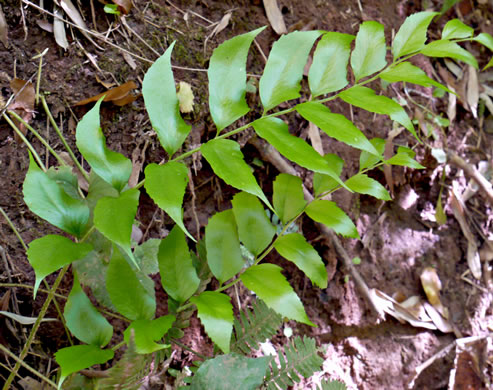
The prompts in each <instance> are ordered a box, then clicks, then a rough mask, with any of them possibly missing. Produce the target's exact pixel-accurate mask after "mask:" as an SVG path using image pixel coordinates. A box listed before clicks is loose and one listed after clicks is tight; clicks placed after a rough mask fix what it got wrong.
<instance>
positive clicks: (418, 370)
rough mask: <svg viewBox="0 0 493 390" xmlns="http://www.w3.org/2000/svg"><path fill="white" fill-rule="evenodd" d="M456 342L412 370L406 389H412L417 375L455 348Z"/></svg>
mask: <svg viewBox="0 0 493 390" xmlns="http://www.w3.org/2000/svg"><path fill="white" fill-rule="evenodd" d="M455 343H456V341H452V342H451V343H450V344H449V345H446V346H445V347H443V348H442V349H440V350H439V351H438V352H437V353H435V354H434V355H433V356H432V357H430V358H429V359H428V360H426V361H425V362H424V363H422V364H420V365H419V366H418V367H416V368H415V369H414V375H413V376H412V378H411V379H410V380H409V381H408V383H407V386H406V388H407V389H413V388H414V382H416V379H418V377H419V375H420V374H421V373H422V372H423V371H424V370H426V369H427V368H428V367H429V366H431V365H432V364H433V362H434V361H435V360H437V359H441V358H442V357H443V356H445V355H447V354H448V353H449V352H450V350H451V349H452V348H453V347H454V346H455Z"/></svg>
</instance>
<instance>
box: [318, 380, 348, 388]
mask: <svg viewBox="0 0 493 390" xmlns="http://www.w3.org/2000/svg"><path fill="white" fill-rule="evenodd" d="M321 385H322V387H320V388H319V389H320V390H347V387H346V385H345V384H344V383H342V382H339V381H333V380H325V381H323V382H322V383H321Z"/></svg>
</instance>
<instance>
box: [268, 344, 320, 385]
mask: <svg viewBox="0 0 493 390" xmlns="http://www.w3.org/2000/svg"><path fill="white" fill-rule="evenodd" d="M318 352H319V349H318V348H317V346H316V345H315V340H314V339H312V338H309V337H306V336H305V337H303V338H301V337H295V338H294V340H293V341H292V342H291V343H288V345H287V346H286V347H285V348H284V349H283V351H279V353H278V355H277V357H278V359H279V366H278V365H277V363H276V361H275V359H272V361H271V364H270V369H269V370H267V375H266V377H265V382H264V384H265V388H266V389H267V390H277V389H278V387H279V388H281V389H287V387H288V386H293V385H294V384H295V383H298V382H299V381H300V380H301V377H303V378H309V377H310V376H312V375H313V373H314V372H315V371H317V370H320V367H321V366H322V363H323V359H322V358H321V357H320V356H319V355H318Z"/></svg>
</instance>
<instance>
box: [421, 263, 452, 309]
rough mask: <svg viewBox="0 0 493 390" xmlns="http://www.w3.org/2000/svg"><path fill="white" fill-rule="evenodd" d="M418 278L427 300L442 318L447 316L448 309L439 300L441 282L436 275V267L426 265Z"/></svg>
mask: <svg viewBox="0 0 493 390" xmlns="http://www.w3.org/2000/svg"><path fill="white" fill-rule="evenodd" d="M420 279H421V285H422V286H423V290H425V294H426V297H427V298H428V301H429V302H430V303H431V304H432V305H433V307H434V308H435V309H437V311H438V312H439V313H440V314H441V315H442V316H443V317H444V318H448V310H447V308H445V307H444V306H443V304H442V302H441V301H440V290H441V289H442V282H441V281H440V278H439V277H438V274H437V271H436V269H435V268H433V267H426V268H425V269H424V270H423V272H421V275H420Z"/></svg>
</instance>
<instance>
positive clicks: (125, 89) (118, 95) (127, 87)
mask: <svg viewBox="0 0 493 390" xmlns="http://www.w3.org/2000/svg"><path fill="white" fill-rule="evenodd" d="M135 88H137V84H135V83H134V82H133V81H127V82H126V83H125V84H122V85H120V86H118V87H115V88H111V89H109V90H107V91H106V92H103V93H100V94H98V95H96V96H92V97H90V98H87V99H84V100H81V101H80V102H78V103H76V104H75V105H76V106H83V105H85V104H89V103H93V102H97V101H98V100H99V99H100V98H101V97H102V96H104V100H103V101H104V102H112V103H114V104H116V105H117V106H124V105H125V104H129V103H132V102H133V101H134V100H135V99H137V97H138V96H135V95H132V94H131V93H130V92H131V91H132V90H134V89H135Z"/></svg>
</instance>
